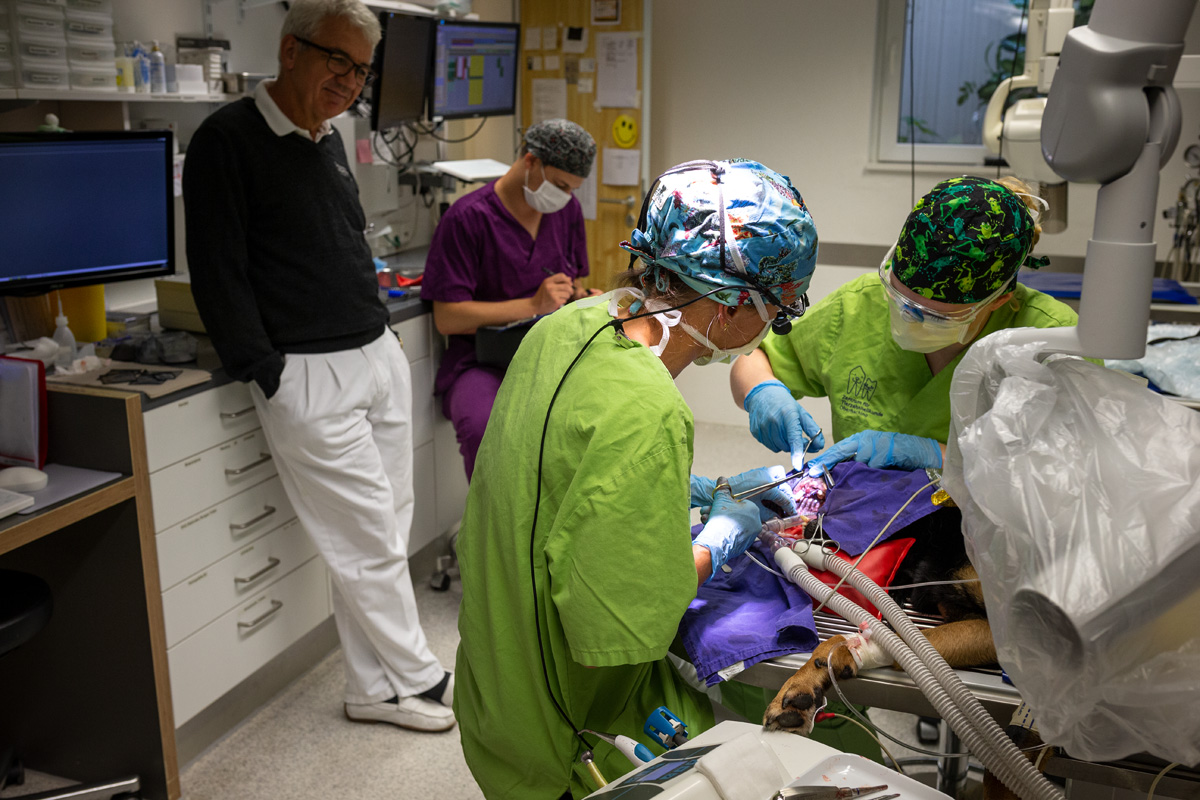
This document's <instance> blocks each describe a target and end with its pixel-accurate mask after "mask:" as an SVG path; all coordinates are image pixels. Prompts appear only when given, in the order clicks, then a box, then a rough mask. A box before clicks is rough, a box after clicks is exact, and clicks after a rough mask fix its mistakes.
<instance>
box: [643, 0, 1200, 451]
mask: <svg viewBox="0 0 1200 800" xmlns="http://www.w3.org/2000/svg"><path fill="white" fill-rule="evenodd" d="M877 11H878V6H877V1H876V0H839V1H838V2H836V3H835V2H828V1H827V0H826V1H824V2H823V1H822V0H741V2H739V3H737V4H736V5H734V4H731V3H729V2H727V0H654V1H653V18H652V25H653V37H654V40H653V47H652V49H651V53H652V55H651V59H652V61H651V82H652V84H651V93H652V97H653V106H652V108H651V120H652V122H651V154H650V161H651V170H652V174H654V175H657V174H658V173H660V172H662V171H663V170H665V169H666V168H668V167H669V166H671V165H672V164H677V163H680V162H682V161H687V160H689V159H694V158H729V157H735V156H740V157H746V158H754V159H757V160H759V161H762V162H763V163H765V164H766V165H767V166H770V167H772V168H773V169H776V170H778V171H779V172H781V173H783V174H785V175H788V176H790V177H791V179H792V182H793V183H794V184H795V185H796V187H797V188H798V189H799V190H800V193H801V194H802V195H803V196H804V199H805V201H806V203H807V204H808V206H809V208H810V210H811V212H812V215H813V219H814V220H815V222H816V225H817V231H818V236H819V239H820V241H821V242H823V243H839V244H869V245H883V246H886V245H890V244H891V243H892V242H893V241H894V240H895V237H896V235H897V233H898V232H899V230H900V226H901V225H902V224H903V222H904V219H905V217H906V216H907V215H908V212H909V210H910V209H911V207H912V197H913V195H912V189H910V181H911V178H910V175H909V170H908V167H907V166H904V167H881V166H878V165H872V164H871V163H870V160H869V153H870V147H871V119H872V109H873V107H874V99H875V98H874V76H875V70H876V63H875V58H876V25H877V18H878V13H877ZM1196 17H1198V18H1200V15H1196ZM1187 42H1188V47H1187V52H1189V53H1190V52H1195V51H1197V50H1198V49H1200V19H1193V20H1192V26H1191V28H1190V29H1189V33H1188V38H1187ZM1180 99H1181V101H1182V107H1183V128H1182V134H1181V140H1180V146H1179V147H1178V148H1177V149H1176V153H1175V155H1174V156H1173V157H1172V159H1171V161H1170V163H1169V164H1168V165H1167V166H1166V167H1165V168H1164V169H1163V171H1162V178H1161V184H1160V188H1159V203H1158V207H1159V209H1164V208H1167V207H1169V206H1171V205H1173V203H1174V200H1175V195H1176V193H1177V192H1178V190H1179V186H1180V185H1181V184H1182V183H1183V181H1184V180H1185V178H1186V176H1187V174H1188V171H1187V169H1186V168H1185V166H1184V165H1183V162H1182V158H1181V154H1182V152H1183V149H1184V148H1185V147H1186V146H1187V145H1188V144H1190V143H1192V142H1194V141H1195V140H1196V134H1197V131H1198V130H1200V90H1196V89H1192V90H1183V91H1181V92H1180ZM962 172H963V170H961V169H946V168H944V167H931V166H922V165H918V166H917V174H916V187H915V189H916V196H917V197H920V196H921V195H923V194H924V193H925V192H926V191H928V189H929V188H930V187H931V186H932V185H933V184H934V183H936V182H937V181H939V180H942V179H943V178H947V177H952V176H954V175H958V174H962ZM1069 192H1070V199H1069V209H1070V211H1069V218H1068V227H1067V230H1066V231H1064V232H1063V233H1060V234H1055V235H1045V236H1043V238H1042V242H1041V243H1040V244H1039V246H1038V248H1037V252H1038V253H1039V254H1044V255H1050V256H1051V257H1053V256H1054V255H1066V256H1076V257H1082V256H1083V255H1084V254H1085V252H1086V246H1087V239H1088V237H1089V236H1090V235H1091V233H1092V217H1093V215H1094V213H1095V195H1096V190H1095V187H1090V186H1077V185H1072V186H1071V187H1070V189H1069ZM1156 224H1157V226H1158V227H1157V231H1156V237H1157V240H1158V247H1159V250H1158V252H1159V257H1160V258H1162V257H1164V256H1165V255H1166V252H1167V250H1168V249H1169V247H1170V238H1171V229H1170V228H1168V227H1166V225H1165V223H1164V222H1163V221H1162V219H1161V217H1160V218H1159V220H1158V221H1157V223H1156ZM862 272H863V270H862V269H861V268H853V267H837V266H833V265H831V264H829V263H828V262H827V261H825V260H821V261H820V262H819V266H818V268H817V271H816V274H815V276H814V280H813V285H814V290H813V291H812V292H810V295H809V296H810V298H811V299H812V300H814V301H815V300H817V299H818V298H819V297H821V296H823V295H824V294H826V293H828V291H830V290H832V289H833V288H836V287H837V286H838V285H840V284H841V283H843V282H845V281H846V280H849V279H850V278H853V277H855V276H857V275H859V274H861V273H862ZM728 371H729V370H728V367H722V366H719V365H712V366H708V367H699V368H696V367H693V368H691V369H688V370H685V371H684V372H683V374H681V375H680V377H679V380H678V381H677V383H678V385H679V386H680V389H681V391H682V392H683V395H684V397H685V399H686V400H687V401H688V404H689V405H690V406H691V407H692V409H693V411H694V412H695V415H696V419H697V421H699V422H715V423H729V424H735V425H745V424H746V414H745V412H744V411H741V410H740V409H738V408H737V406H736V405H734V403H733V400H732V398H731V397H730V394H729V389H728ZM805 405H806V406H810V405H811V408H809V410H810V412H812V413H813V414H814V416H816V417H817V419H818V421H819V422H821V424H822V425H825V426H827V425H828V410H827V409H828V402H827V401H825V400H815V401H806V403H805ZM827 429H828V428H827Z"/></svg>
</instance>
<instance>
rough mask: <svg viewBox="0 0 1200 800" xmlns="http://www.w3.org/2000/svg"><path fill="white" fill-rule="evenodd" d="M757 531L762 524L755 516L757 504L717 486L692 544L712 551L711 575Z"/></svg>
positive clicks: (740, 550)
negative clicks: (704, 519) (719, 489)
mask: <svg viewBox="0 0 1200 800" xmlns="http://www.w3.org/2000/svg"><path fill="white" fill-rule="evenodd" d="M760 530H762V523H761V522H760V521H759V518H758V507H757V506H755V505H754V503H751V502H750V501H749V500H734V499H733V497H732V496H730V493H729V490H728V489H726V488H724V487H721V491H719V492H716V493H715V494H714V495H713V504H712V512H711V513H710V514H709V516H708V523H707V524H706V525H705V526H704V530H702V531H700V533H699V535H698V536H696V538H695V540H694V544H700V545H704V546H705V547H707V548H708V552H709V553H711V554H712V571H713V574H714V575H715V574H717V570H719V569H720V568H721V567H723V566H725V565H726V564H728V563H729V560H730V559H731V558H733V557H735V556H740V555H741V554H742V553H744V552H746V548H747V547H749V546H750V545H752V544H754V540H755V539H757V538H758V532H759V531H760Z"/></svg>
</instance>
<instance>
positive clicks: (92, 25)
mask: <svg viewBox="0 0 1200 800" xmlns="http://www.w3.org/2000/svg"><path fill="white" fill-rule="evenodd" d="M64 27H65V28H66V31H67V40H68V41H70V42H71V44H99V43H104V44H111V43H112V40H113V19H112V14H111V13H110V14H101V13H97V12H94V11H80V10H79V9H77V8H68V9H67V10H66V13H65V19H64Z"/></svg>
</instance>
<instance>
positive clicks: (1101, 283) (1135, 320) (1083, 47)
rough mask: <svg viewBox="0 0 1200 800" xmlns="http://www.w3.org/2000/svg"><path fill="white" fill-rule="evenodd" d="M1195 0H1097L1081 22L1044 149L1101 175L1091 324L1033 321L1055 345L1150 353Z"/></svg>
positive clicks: (1054, 96) (1068, 170) (1092, 247)
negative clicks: (1160, 204)
mask: <svg viewBox="0 0 1200 800" xmlns="http://www.w3.org/2000/svg"><path fill="white" fill-rule="evenodd" d="M1194 7H1195V0H1139V2H1136V3H1130V2H1125V1H1124V0H1097V2H1096V5H1095V7H1094V8H1093V10H1092V16H1091V20H1090V22H1089V23H1088V25H1087V27H1080V28H1075V29H1073V30H1071V32H1070V33H1069V34H1068V35H1067V39H1066V42H1065V43H1064V44H1063V47H1062V54H1061V57H1060V59H1059V63H1058V69H1057V71H1056V73H1055V75H1054V81H1053V83H1052V84H1051V87H1050V95H1049V97H1048V98H1047V100H1046V110H1045V114H1044V115H1043V118H1042V133H1041V142H1042V153H1043V155H1044V156H1045V158H1046V161H1047V163H1048V164H1050V166H1051V167H1052V168H1053V169H1054V171H1055V172H1056V173H1057V174H1058V175H1060V176H1062V177H1063V178H1065V179H1066V180H1069V181H1081V182H1099V183H1100V184H1101V186H1100V189H1099V192H1098V194H1097V197H1096V218H1095V226H1094V228H1093V233H1092V238H1091V239H1090V240H1089V241H1088V247H1087V257H1086V260H1085V262H1084V270H1083V290H1082V295H1081V299H1080V309H1079V325H1078V326H1077V327H1075V328H1056V329H1042V330H1029V331H1025V332H1023V334H1022V336H1023V337H1024V338H1020V339H1019V340H1014V344H1015V343H1017V341H1047V342H1048V345H1047V347H1046V349H1045V350H1044V351H1043V353H1044V354H1048V353H1056V352H1058V353H1075V354H1079V355H1083V356H1091V357H1097V358H1140V357H1141V356H1142V355H1143V354H1144V353H1145V347H1146V344H1145V342H1146V339H1145V333H1146V325H1147V322H1148V321H1149V318H1150V292H1151V287H1152V284H1153V278H1154V259H1155V245H1154V217H1155V206H1156V204H1157V200H1158V173H1159V170H1160V169H1161V167H1162V165H1163V164H1165V163H1166V162H1167V160H1168V159H1169V158H1170V156H1171V153H1172V152H1173V151H1174V149H1175V145H1176V144H1177V143H1178V141H1179V128H1180V124H1181V122H1180V120H1181V115H1180V107H1179V99H1178V97H1177V96H1176V94H1175V90H1174V89H1173V88H1172V86H1171V83H1172V81H1173V80H1174V78H1175V70H1176V69H1177V67H1178V66H1179V59H1180V56H1181V55H1182V54H1183V33H1184V31H1186V30H1187V27H1188V22H1189V21H1190V19H1191V15H1192V11H1193V9H1194Z"/></svg>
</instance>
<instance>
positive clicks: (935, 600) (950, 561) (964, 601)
mask: <svg viewBox="0 0 1200 800" xmlns="http://www.w3.org/2000/svg"><path fill="white" fill-rule="evenodd" d="M961 523H962V517H961V515H960V513H959V511H958V509H956V508H944V509H940V510H938V511H935V512H934V513H932V514H929V515H928V516H926V517H924V518H922V519H920V520H918V521H917V522H914V523H913V524H912V525H909V526H908V527H907V528H905V529H904V530H903V531H901V532H900V533H899V534H898V536H899V537H911V538H913V539H915V540H916V541H915V543H914V544H913V546H912V548H911V549H910V550H909V552H908V555H907V556H906V557H905V559H904V562H903V563H902V564H901V566H900V569H899V571H898V572H897V574H896V577H895V578H894V579H893V581H892V582H893V583H894V584H896V585H905V584H910V583H921V582H924V581H939V580H970V579H974V578H976V577H977V576H976V573H975V568H974V567H973V566H972V565H971V562H970V561H969V560H968V559H967V553H966V547H965V545H964V543H963V538H962V528H961ZM892 596H893V597H894V598H895V599H896V600H897V601H898V602H900V603H903V602H904V601H906V600H907V601H909V602H911V603H912V604H913V607H914V608H915V609H916V610H917V611H918V612H921V613H925V614H937V615H940V616H941V617H943V618H944V619H945V620H946V622H945V623H944V624H942V625H939V626H937V627H935V628H930V629H928V630H926V631H925V636H926V637H927V638H928V639H929V641H930V643H931V644H932V645H933V646H934V648H936V649H937V651H938V652H939V653H941V655H942V657H943V658H945V659H946V661H947V663H949V664H950V666H952V667H956V668H965V667H981V666H987V665H990V664H995V663H996V647H995V644H994V643H993V641H992V630H991V627H989V625H988V621H987V612H986V610H985V608H984V604H983V593H982V591H981V590H980V588H979V584H978V583H967V584H955V585H949V586H928V587H921V588H918V589H908V590H901V591H899V592H894V593H892ZM843 641H844V637H842V636H834V637H831V638H829V639H827V640H825V641H824V642H821V644H820V645H818V646H817V649H816V650H814V651H813V654H812V657H811V658H810V659H809V660H808V662H807V663H806V664H805V665H804V666H803V667H801V668H800V669H799V670H797V671H796V674H794V675H793V676H792V677H791V678H789V679H788V681H787V683H785V684H784V685H783V688H782V689H780V690H779V693H778V694H777V695H776V696H775V699H774V700H773V701H772V702H771V705H770V706H769V707H768V708H767V713H766V715H765V716H764V717H763V726H764V727H765V728H767V729H768V730H778V731H789V732H793V733H802V734H807V733H809V732H810V731H811V730H812V724H813V719H814V717H815V716H816V713H817V711H818V710H820V708H821V707H822V705H824V702H825V700H824V698H825V692H827V691H829V690H830V689H831V688H832V687H830V685H829V674H828V672H827V670H826V664H828V663H829V662H830V661H831V660H832V662H833V672H834V674H835V675H836V676H837V678H838V680H844V679H848V678H853V677H854V676H855V675H857V674H858V670H857V667H856V665H855V663H854V659H853V658H852V657H851V655H850V652H849V650H847V649H846V648H844V647H839V645H840V644H841V643H842V642H843Z"/></svg>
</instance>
